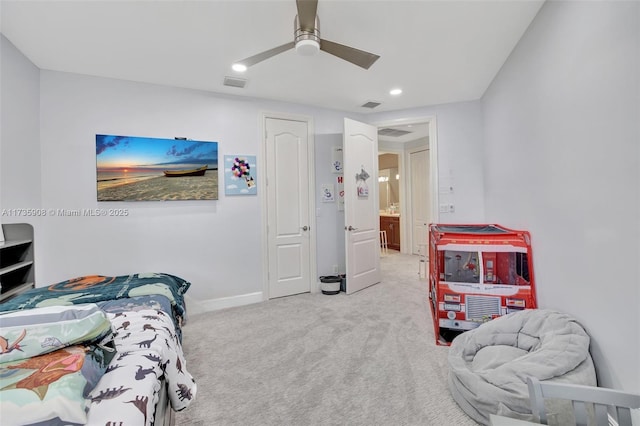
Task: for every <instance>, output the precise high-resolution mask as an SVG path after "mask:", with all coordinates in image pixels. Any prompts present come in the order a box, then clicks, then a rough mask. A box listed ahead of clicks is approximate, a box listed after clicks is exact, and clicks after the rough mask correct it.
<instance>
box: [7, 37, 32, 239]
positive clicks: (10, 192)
mask: <svg viewBox="0 0 640 426" xmlns="http://www.w3.org/2000/svg"><path fill="white" fill-rule="evenodd" d="M0 52H1V54H2V57H1V59H2V60H0V120H1V121H0V123H1V125H0V208H2V209H7V211H5V214H4V215H2V216H1V217H0V221H1V222H2V223H20V222H30V223H33V222H34V220H33V219H34V218H33V217H23V216H17V215H16V214H15V212H12V211H11V209H27V208H31V209H35V208H38V207H40V113H39V108H40V83H39V80H40V70H39V69H38V68H37V67H36V66H35V65H33V63H31V61H29V60H28V59H27V58H26V57H25V56H24V55H23V54H22V53H21V52H20V51H19V50H18V49H16V47H15V46H14V45H13V44H12V43H11V42H10V41H9V40H7V39H6V38H5V37H4V36H3V35H1V34H0ZM0 211H1V210H0ZM36 232H37V230H36ZM36 237H37V236H36Z"/></svg>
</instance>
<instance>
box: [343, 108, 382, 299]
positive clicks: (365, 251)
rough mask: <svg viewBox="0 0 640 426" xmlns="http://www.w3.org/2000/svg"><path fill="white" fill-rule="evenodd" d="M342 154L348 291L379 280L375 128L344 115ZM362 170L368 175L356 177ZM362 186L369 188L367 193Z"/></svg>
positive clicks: (376, 130) (376, 143)
mask: <svg viewBox="0 0 640 426" xmlns="http://www.w3.org/2000/svg"><path fill="white" fill-rule="evenodd" d="M343 156H344V158H343V170H344V191H345V195H344V217H345V229H346V232H345V245H346V249H345V251H346V266H347V288H346V290H347V294H350V293H353V292H355V291H358V290H361V289H363V288H365V287H368V286H370V285H373V284H376V283H378V282H380V256H379V252H380V245H379V244H380V243H379V236H380V221H379V216H378V214H379V211H378V191H377V186H378V129H377V128H376V127H373V126H370V125H368V124H364V123H359V122H357V121H354V120H350V119H347V118H345V120H344V146H343ZM363 173H364V174H367V175H368V177H367V178H366V179H359V178H358V177H362V176H363ZM363 188H367V189H368V194H367V195H366V196H365V195H364V192H365V191H364V190H363ZM359 191H360V192H359Z"/></svg>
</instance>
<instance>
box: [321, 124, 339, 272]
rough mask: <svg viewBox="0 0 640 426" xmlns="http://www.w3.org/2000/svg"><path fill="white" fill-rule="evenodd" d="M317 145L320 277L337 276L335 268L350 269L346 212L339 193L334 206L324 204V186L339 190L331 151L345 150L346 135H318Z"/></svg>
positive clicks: (332, 204)
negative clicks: (342, 207)
mask: <svg viewBox="0 0 640 426" xmlns="http://www.w3.org/2000/svg"><path fill="white" fill-rule="evenodd" d="M315 143H316V150H315V155H316V227H317V228H318V230H319V231H318V234H317V239H316V246H317V251H318V276H323V275H335V273H334V272H333V266H334V265H337V266H338V272H339V273H342V274H343V273H345V270H346V269H345V268H346V253H345V231H344V210H339V208H338V201H337V192H336V201H335V202H333V203H323V202H322V192H321V188H322V184H333V186H334V190H335V191H337V189H338V185H337V182H336V178H337V176H339V175H338V174H335V173H333V172H332V171H331V152H332V150H331V148H332V147H342V132H340V133H339V134H326V135H316V137H315Z"/></svg>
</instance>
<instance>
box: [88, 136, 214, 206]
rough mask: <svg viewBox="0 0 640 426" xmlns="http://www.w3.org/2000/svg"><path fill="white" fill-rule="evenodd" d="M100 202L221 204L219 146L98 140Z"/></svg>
mask: <svg viewBox="0 0 640 426" xmlns="http://www.w3.org/2000/svg"><path fill="white" fill-rule="evenodd" d="M96 168H97V174H96V175H97V188H98V201H173V200H217V199H218V142H207V141H193V140H186V139H159V138H145V137H136V136H114V135H96Z"/></svg>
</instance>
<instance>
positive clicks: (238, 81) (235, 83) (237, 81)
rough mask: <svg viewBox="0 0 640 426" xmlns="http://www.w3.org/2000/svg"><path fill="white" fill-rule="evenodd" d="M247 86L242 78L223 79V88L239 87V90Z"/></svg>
mask: <svg viewBox="0 0 640 426" xmlns="http://www.w3.org/2000/svg"><path fill="white" fill-rule="evenodd" d="M246 84H247V80H245V79H244V78H237V77H225V78H224V85H225V86H231V87H239V88H241V89H242V88H244V86H245V85H246Z"/></svg>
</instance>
